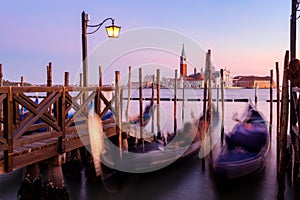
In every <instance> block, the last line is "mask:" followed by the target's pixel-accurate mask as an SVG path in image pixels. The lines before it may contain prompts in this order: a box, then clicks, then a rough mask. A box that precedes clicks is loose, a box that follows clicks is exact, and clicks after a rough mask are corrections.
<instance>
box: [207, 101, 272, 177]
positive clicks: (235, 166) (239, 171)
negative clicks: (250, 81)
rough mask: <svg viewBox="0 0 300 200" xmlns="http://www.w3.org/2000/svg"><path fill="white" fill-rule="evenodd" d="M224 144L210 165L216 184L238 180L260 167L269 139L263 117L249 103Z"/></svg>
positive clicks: (263, 160) (262, 164) (265, 154)
mask: <svg viewBox="0 0 300 200" xmlns="http://www.w3.org/2000/svg"><path fill="white" fill-rule="evenodd" d="M225 141H226V143H225V145H224V146H223V147H222V149H221V152H220V154H219V155H218V157H217V158H216V159H215V160H213V162H212V165H213V170H214V172H215V175H216V178H217V179H218V180H225V179H227V180H228V179H234V178H238V177H241V176H244V175H247V174H250V173H252V172H255V171H257V170H258V169H261V168H263V167H264V162H265V159H266V157H267V154H268V151H269V148H270V135H269V132H268V128H267V124H266V120H265V119H264V117H263V114H262V113H261V112H260V111H258V110H257V108H256V107H255V106H254V105H253V104H252V103H251V102H250V103H249V104H248V106H247V109H246V112H245V113H244V116H243V119H242V120H240V121H239V122H238V124H236V125H235V126H234V128H233V129H232V131H231V132H230V133H229V134H227V135H226V136H225Z"/></svg>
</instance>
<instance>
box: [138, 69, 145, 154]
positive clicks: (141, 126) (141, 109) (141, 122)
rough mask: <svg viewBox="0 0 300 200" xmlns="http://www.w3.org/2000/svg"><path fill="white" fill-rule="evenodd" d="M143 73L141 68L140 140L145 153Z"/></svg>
mask: <svg viewBox="0 0 300 200" xmlns="http://www.w3.org/2000/svg"><path fill="white" fill-rule="evenodd" d="M142 79H143V71H142V68H139V105H140V138H141V140H142V143H143V152H144V150H145V149H144V134H143V124H144V119H143V80H142Z"/></svg>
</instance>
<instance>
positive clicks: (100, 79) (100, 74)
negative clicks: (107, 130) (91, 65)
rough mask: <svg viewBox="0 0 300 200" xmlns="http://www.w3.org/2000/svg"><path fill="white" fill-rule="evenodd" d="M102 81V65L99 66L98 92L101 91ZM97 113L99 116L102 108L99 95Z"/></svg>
mask: <svg viewBox="0 0 300 200" xmlns="http://www.w3.org/2000/svg"><path fill="white" fill-rule="evenodd" d="M102 82H103V80H102V67H101V66H99V88H100V92H102V90H101V89H102V84H103V83H102ZM98 104H99V105H98V111H97V112H98V115H99V116H100V114H101V110H102V102H101V98H100V96H99V102H98Z"/></svg>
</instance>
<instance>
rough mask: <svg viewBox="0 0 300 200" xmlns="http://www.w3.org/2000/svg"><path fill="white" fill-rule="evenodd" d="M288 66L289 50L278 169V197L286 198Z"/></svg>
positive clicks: (284, 80) (285, 65)
mask: <svg viewBox="0 0 300 200" xmlns="http://www.w3.org/2000/svg"><path fill="white" fill-rule="evenodd" d="M288 66H289V51H286V53H285V57H284V72H283V80H282V82H283V84H282V93H281V100H282V101H281V114H280V118H281V119H280V123H281V126H280V164H279V169H278V173H279V174H278V193H277V197H278V199H284V198H283V197H284V191H285V159H286V145H287V127H288V112H289V88H288Z"/></svg>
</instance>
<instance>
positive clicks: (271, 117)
mask: <svg viewBox="0 0 300 200" xmlns="http://www.w3.org/2000/svg"><path fill="white" fill-rule="evenodd" d="M270 73H271V77H270V126H269V134H270V138H271V139H272V124H273V70H270Z"/></svg>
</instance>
